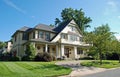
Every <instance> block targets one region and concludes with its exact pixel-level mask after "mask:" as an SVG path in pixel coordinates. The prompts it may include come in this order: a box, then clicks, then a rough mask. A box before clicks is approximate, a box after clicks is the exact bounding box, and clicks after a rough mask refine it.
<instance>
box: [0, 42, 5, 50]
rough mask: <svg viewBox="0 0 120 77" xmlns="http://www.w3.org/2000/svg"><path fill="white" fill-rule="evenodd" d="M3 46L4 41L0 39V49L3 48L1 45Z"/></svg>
mask: <svg viewBox="0 0 120 77" xmlns="http://www.w3.org/2000/svg"><path fill="white" fill-rule="evenodd" d="M5 46H6V43H5V42H2V41H0V49H1V48H3V47H5Z"/></svg>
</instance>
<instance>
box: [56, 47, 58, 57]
mask: <svg viewBox="0 0 120 77" xmlns="http://www.w3.org/2000/svg"><path fill="white" fill-rule="evenodd" d="M56 58H58V45H56Z"/></svg>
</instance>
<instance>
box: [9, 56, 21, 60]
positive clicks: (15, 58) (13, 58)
mask: <svg viewBox="0 0 120 77" xmlns="http://www.w3.org/2000/svg"><path fill="white" fill-rule="evenodd" d="M9 61H20V58H19V57H18V56H13V57H11V58H10V60H9Z"/></svg>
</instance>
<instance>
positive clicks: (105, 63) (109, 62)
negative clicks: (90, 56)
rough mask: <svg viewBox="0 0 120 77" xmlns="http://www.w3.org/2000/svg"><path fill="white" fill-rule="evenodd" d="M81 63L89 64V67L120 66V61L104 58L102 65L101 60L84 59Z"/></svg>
mask: <svg viewBox="0 0 120 77" xmlns="http://www.w3.org/2000/svg"><path fill="white" fill-rule="evenodd" d="M81 65H83V66H87V67H90V66H94V67H100V68H116V67H120V63H118V61H115V60H103V64H102V65H100V63H99V61H83V62H82V63H81Z"/></svg>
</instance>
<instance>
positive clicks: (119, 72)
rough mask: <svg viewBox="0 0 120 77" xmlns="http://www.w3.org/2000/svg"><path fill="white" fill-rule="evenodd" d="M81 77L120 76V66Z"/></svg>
mask: <svg viewBox="0 0 120 77" xmlns="http://www.w3.org/2000/svg"><path fill="white" fill-rule="evenodd" d="M80 77H120V68H117V69H112V70H107V71H104V72H99V73H95V74H91V75H86V76H80Z"/></svg>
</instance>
